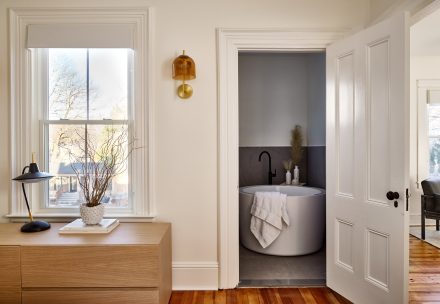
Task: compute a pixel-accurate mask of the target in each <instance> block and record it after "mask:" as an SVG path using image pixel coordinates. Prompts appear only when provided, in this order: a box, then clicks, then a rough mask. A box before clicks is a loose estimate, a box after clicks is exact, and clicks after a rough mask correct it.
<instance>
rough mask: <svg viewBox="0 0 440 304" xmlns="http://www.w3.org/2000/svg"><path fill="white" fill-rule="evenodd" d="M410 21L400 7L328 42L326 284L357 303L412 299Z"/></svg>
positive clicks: (395, 301)
mask: <svg viewBox="0 0 440 304" xmlns="http://www.w3.org/2000/svg"><path fill="white" fill-rule="evenodd" d="M406 28H407V25H406V15H404V14H402V15H399V16H396V17H393V18H391V19H388V20H385V21H383V22H381V23H379V24H377V25H374V26H372V27H371V28H368V29H366V30H363V31H361V32H359V33H357V34H355V35H353V36H350V37H347V38H345V39H343V40H341V41H338V42H337V43H335V44H333V45H332V46H330V47H329V48H328V49H327V174H328V175H327V284H328V286H329V287H331V288H333V289H334V290H336V291H337V292H339V293H341V294H342V295H344V296H345V297H347V298H348V299H350V300H351V301H353V302H355V303H404V302H406V300H407V274H408V252H407V251H408V228H407V221H408V216H407V212H405V209H404V208H405V206H404V194H405V188H406V187H407V184H408V176H409V174H408V172H409V171H408V159H409V158H408V153H409V147H408V142H409V141H408V139H409V136H408V128H407V125H408V124H409V117H408V111H407V109H408V108H409V102H408V100H407V96H406V88H407V87H406V84H407V79H408V70H407V60H408V57H407V54H408V53H407V31H406ZM388 191H393V192H398V193H399V195H400V197H399V198H398V199H396V200H391V201H390V200H388V199H387V197H386V194H387V192H388Z"/></svg>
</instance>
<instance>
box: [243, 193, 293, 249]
mask: <svg viewBox="0 0 440 304" xmlns="http://www.w3.org/2000/svg"><path fill="white" fill-rule="evenodd" d="M286 202H287V195H286V194H282V193H280V192H255V194H254V201H253V203H252V207H251V227H250V228H251V231H252V233H253V235H254V236H255V238H256V239H257V240H258V242H259V243H260V245H261V247H263V248H266V247H267V246H269V245H270V244H272V242H273V241H275V240H276V238H277V237H278V236H279V235H280V233H281V230H282V229H283V221H284V222H285V223H286V225H287V226H289V225H290V221H289V215H288V213H287V206H286Z"/></svg>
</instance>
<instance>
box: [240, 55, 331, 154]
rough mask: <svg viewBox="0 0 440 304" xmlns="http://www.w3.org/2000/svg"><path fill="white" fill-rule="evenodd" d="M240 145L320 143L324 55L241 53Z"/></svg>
mask: <svg viewBox="0 0 440 304" xmlns="http://www.w3.org/2000/svg"><path fill="white" fill-rule="evenodd" d="M238 71H239V100H240V101H239V105H240V109H239V113H240V114H239V115H240V118H239V119H240V147H262V146H266V147H269V146H270V147H281V146H290V138H291V130H292V129H293V128H294V127H295V125H300V126H301V127H302V130H303V132H304V133H303V134H305V135H306V136H304V145H305V146H306V145H325V54H324V53H312V54H311V53H309V54H307V53H242V54H240V55H239V59H238Z"/></svg>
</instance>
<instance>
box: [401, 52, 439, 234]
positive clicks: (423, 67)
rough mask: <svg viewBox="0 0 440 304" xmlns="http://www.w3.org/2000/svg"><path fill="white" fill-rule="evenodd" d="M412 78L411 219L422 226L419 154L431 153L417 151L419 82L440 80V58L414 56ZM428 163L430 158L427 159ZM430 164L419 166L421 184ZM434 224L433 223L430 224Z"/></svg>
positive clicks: (413, 223)
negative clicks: (418, 183)
mask: <svg viewBox="0 0 440 304" xmlns="http://www.w3.org/2000/svg"><path fill="white" fill-rule="evenodd" d="M410 70H411V76H410V84H411V87H410V98H411V111H410V115H411V128H410V136H411V145H410V149H411V150H410V186H411V188H410V190H411V201H410V202H411V204H410V210H409V211H410V219H411V222H410V223H411V225H420V214H421V213H420V195H421V194H422V192H423V191H422V188H421V186H420V185H419V187H417V169H418V168H417V165H418V162H417V157H418V154H417V153H425V154H428V153H429V151H424V150H421V149H419V151H417V148H418V147H417V131H418V125H417V113H418V111H417V103H418V100H417V80H422V79H438V80H440V56H412V57H411V65H410ZM426 160H427V161H428V160H429V158H428V157H426ZM427 167H428V164H419V179H418V181H419V182H421V181H422V180H424V179H425V178H427V177H428V176H427V172H428V170H427ZM430 223H432V222H430Z"/></svg>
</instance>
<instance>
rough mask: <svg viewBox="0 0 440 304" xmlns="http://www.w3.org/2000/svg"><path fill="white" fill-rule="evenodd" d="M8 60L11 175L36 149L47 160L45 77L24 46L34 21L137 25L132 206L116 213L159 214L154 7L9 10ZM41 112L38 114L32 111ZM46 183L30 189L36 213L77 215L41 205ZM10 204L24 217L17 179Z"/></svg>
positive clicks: (130, 215)
mask: <svg viewBox="0 0 440 304" xmlns="http://www.w3.org/2000/svg"><path fill="white" fill-rule="evenodd" d="M9 23H10V56H11V57H10V58H11V60H10V64H11V174H12V175H13V176H11V178H13V177H15V176H17V175H19V174H21V170H22V168H23V167H24V166H26V165H28V164H29V162H30V155H31V153H32V152H37V154H38V156H37V162H38V163H41V164H43V163H44V161H45V160H44V145H43V143H44V141H43V136H44V134H42V128H41V121H39V119H38V118H39V117H43V116H42V111H43V109H42V107H39V106H38V105H39V104H41V102H38V100H35V99H36V98H39V97H37V96H42V94H41V88H43V87H44V85H45V83H42V82H44V81H45V80H44V79H38V77H37V79H35V78H34V76H33V73H32V71H33V69H35V68H38V67H36V66H34V65H35V64H41V63H39V62H38V61H35V60H32V51H31V50H30V49H28V48H26V38H27V27H28V25H30V24H89V23H92V24H100V23H102V24H109V23H110V24H115V25H118V24H121V25H126V24H130V25H134V58H133V60H134V62H133V67H134V71H133V78H134V80H133V87H134V88H133V95H134V97H133V100H134V107H135V110H134V111H133V120H134V124H133V127H132V131H133V135H134V138H135V139H136V146H138V147H140V148H139V149H136V150H135V151H134V152H133V155H132V160H131V161H132V164H133V167H132V172H131V180H130V184H131V187H132V192H131V193H130V195H131V198H132V207H133V208H132V209H131V210H130V212H129V213H127V212H120V213H112V214H111V216H114V217H118V218H121V219H122V220H124V219H125V220H130V221H136V220H151V219H152V218H154V217H155V205H154V202H155V193H154V189H155V187H154V184H153V183H154V179H153V178H151V176H155V174H154V172H155V166H154V164H155V162H154V154H153V151H154V149H152V143H153V142H154V139H153V135H154V130H153V126H154V115H153V113H154V110H153V93H154V92H153V90H152V89H153V87H154V86H153V78H152V73H153V71H154V67H153V60H152V59H153V53H152V50H153V48H152V39H153V38H152V37H153V35H152V33H153V22H152V11H151V8H145V7H144V8H138V7H136V8H134V7H133V8H132V7H130V8H117V9H116V8H85V7H84V8H45V9H42V8H19V9H10V10H9ZM32 113H34V114H35V113H38V115H32ZM44 189H45V185H43V183H42V184H35V185H33V186H32V187H28V188H27V192H28V197H29V198H30V202H31V204H32V210H33V215H34V217H36V218H45V219H51V218H56V219H57V220H58V219H61V218H66V219H68V218H72V217H78V215H79V211H78V210H76V211H74V212H72V210H70V211H69V212H66V209H64V208H42V206H44V205H45V204H41V203H40V200H41V198H42V197H43V192H44ZM11 198H12V199H11V206H10V210H11V212H10V214H9V215H8V217H10V218H12V219H18V220H21V219H25V218H26V217H27V211H26V206H25V203H24V198H23V194H22V192H21V187H20V184H19V183H15V182H14V183H13V182H11Z"/></svg>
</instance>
